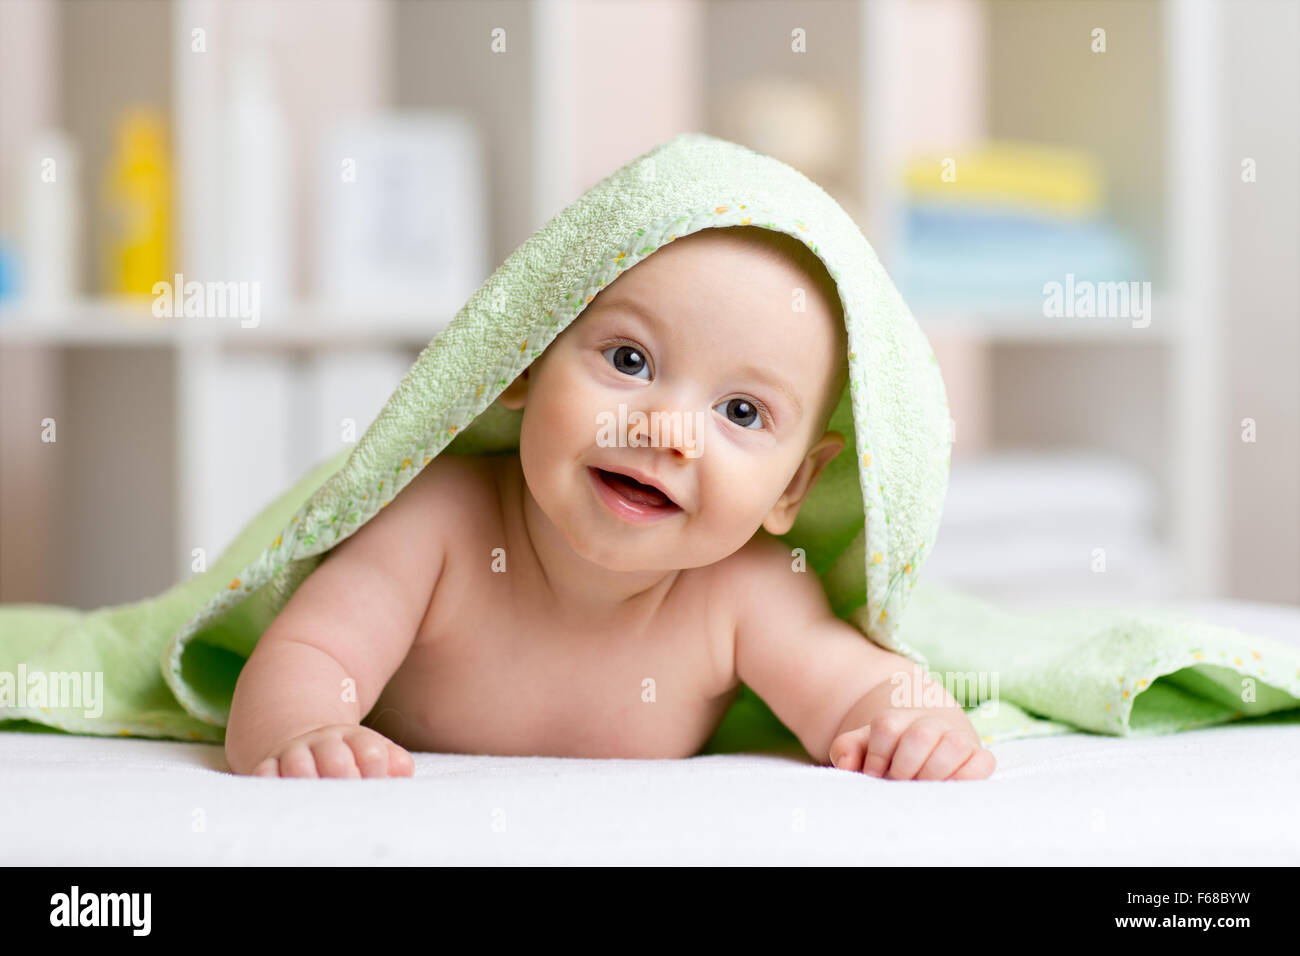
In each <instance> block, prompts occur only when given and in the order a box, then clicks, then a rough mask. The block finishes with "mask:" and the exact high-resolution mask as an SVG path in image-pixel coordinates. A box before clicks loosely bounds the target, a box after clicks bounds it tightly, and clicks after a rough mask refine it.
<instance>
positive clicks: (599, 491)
mask: <svg viewBox="0 0 1300 956" xmlns="http://www.w3.org/2000/svg"><path fill="white" fill-rule="evenodd" d="M587 473H588V474H589V475H591V483H592V485H593V486H594V487H595V489H596V496H597V497H598V498H600V500H601V501H603V502H604V503H605V506H606V507H607V508H609V510H610V511H612V512H614V514H616V515H618V516H619V517H620V518H624V519H626V520H627V521H633V522H636V523H638V524H645V523H647V522H650V521H658V520H660V519H661V518H667V517H670V516H672V515H675V514H677V513H678V512H679V511H681V510H682V509H681V508H679V507H678V506H677V505H675V504H673V503H672V502H669V503H668V504H666V505H644V504H641V503H639V502H636V501H630V500H629V499H627V498H625V497H623V496H622V495H620V494H619V493H618V492H617V491H616V490H614V488H612V487H611V486H610V485H608V484H606V483H605V480H604V479H603V478H602V477H601V474H600V469H599V468H593V467H591V466H588V467H587Z"/></svg>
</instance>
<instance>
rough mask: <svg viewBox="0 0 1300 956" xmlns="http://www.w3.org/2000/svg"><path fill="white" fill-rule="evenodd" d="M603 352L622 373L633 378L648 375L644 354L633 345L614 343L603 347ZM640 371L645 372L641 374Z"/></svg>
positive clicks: (648, 368) (646, 376)
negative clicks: (614, 344) (612, 345)
mask: <svg viewBox="0 0 1300 956" xmlns="http://www.w3.org/2000/svg"><path fill="white" fill-rule="evenodd" d="M603 354H604V356H605V358H606V359H608V360H609V362H610V364H611V365H613V366H614V368H616V369H618V370H619V371H620V372H622V373H623V374H624V375H631V376H632V377H633V378H642V377H644V378H647V379H648V378H649V377H650V367H649V366H648V365H647V364H646V360H645V355H643V354H642V353H641V350H640V349H638V348H636V347H635V346H632V345H616V346H614V347H613V348H610V349H605V351H604V353H603ZM642 372H645V373H646V374H645V375H644V376H642V375H641V373H642Z"/></svg>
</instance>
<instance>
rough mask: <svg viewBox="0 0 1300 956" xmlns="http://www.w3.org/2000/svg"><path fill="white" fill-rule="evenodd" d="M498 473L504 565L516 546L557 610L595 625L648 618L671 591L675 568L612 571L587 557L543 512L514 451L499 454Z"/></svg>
mask: <svg viewBox="0 0 1300 956" xmlns="http://www.w3.org/2000/svg"><path fill="white" fill-rule="evenodd" d="M502 458H503V467H502V468H501V470H500V472H499V475H500V476H501V477H500V481H501V489H500V490H501V503H502V521H503V523H504V526H505V530H506V536H507V541H508V543H509V545H511V546H510V547H508V548H507V552H506V554H507V560H508V561H510V562H512V563H511V564H509V565H507V566H508V567H514V568H517V567H519V565H518V564H517V563H513V562H515V560H516V556H517V555H519V551H520V550H522V551H523V552H524V555H523V557H524V558H525V562H526V564H527V566H528V568H529V569H530V571H532V572H534V573H533V577H534V579H535V580H536V582H537V584H538V585H539V587H541V588H542V589H543V591H544V593H545V596H546V598H547V599H548V601H549V602H550V603H551V604H552V605H553V607H554V608H555V609H556V611H557V612H558V613H561V614H563V615H564V616H566V617H569V616H571V617H572V618H573V620H575V621H581V622H582V623H584V624H590V625H592V626H593V627H599V626H601V625H602V624H603V623H617V622H623V623H627V624H631V623H633V622H635V621H636V620H648V619H649V617H652V616H653V615H654V613H655V612H656V611H657V610H658V609H659V607H661V606H662V605H663V603H664V600H665V599H666V598H667V597H668V594H669V593H670V592H671V590H672V587H673V584H674V583H675V582H676V580H677V577H678V575H679V574H681V571H680V570H675V569H669V570H649V571H613V570H610V569H609V568H606V567H603V566H601V565H599V564H595V563H594V562H591V561H588V560H587V559H586V558H584V557H583V556H582V555H580V554H578V553H577V552H576V551H574V550H573V548H572V547H571V546H570V545H569V542H568V540H567V539H566V538H565V537H564V535H563V533H562V532H561V531H560V529H559V528H557V527H556V526H555V524H554V523H553V522H552V521H551V519H550V518H548V517H547V515H546V513H545V512H544V511H543V510H542V508H541V506H540V505H539V504H538V503H537V500H536V499H535V498H534V497H533V495H532V493H531V492H530V491H529V489H528V483H527V482H526V481H525V480H524V474H523V468H522V467H521V465H520V463H519V456H518V455H517V454H511V455H505V456H502Z"/></svg>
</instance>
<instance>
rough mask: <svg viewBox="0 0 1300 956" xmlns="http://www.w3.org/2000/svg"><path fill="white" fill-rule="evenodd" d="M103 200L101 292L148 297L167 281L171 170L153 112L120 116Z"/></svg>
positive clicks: (158, 118) (165, 144) (160, 125)
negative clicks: (105, 234) (105, 217)
mask: <svg viewBox="0 0 1300 956" xmlns="http://www.w3.org/2000/svg"><path fill="white" fill-rule="evenodd" d="M104 197H105V201H106V205H107V206H108V239H107V242H106V244H105V287H106V288H107V290H108V291H109V292H111V293H114V294H117V295H152V294H153V286H154V283H155V282H160V281H168V282H170V281H171V276H170V275H169V263H168V247H169V239H170V228H171V170H170V169H169V164H168V161H167V137H166V133H165V132H164V129H163V122H162V118H161V117H160V116H159V115H158V114H157V113H156V112H154V111H151V110H132V111H130V112H128V113H126V114H124V115H123V116H122V119H121V120H120V121H119V123H118V127H117V146H116V151H115V154H114V156H113V160H112V164H111V165H110V166H109V169H108V172H107V177H106V180H105V184H104Z"/></svg>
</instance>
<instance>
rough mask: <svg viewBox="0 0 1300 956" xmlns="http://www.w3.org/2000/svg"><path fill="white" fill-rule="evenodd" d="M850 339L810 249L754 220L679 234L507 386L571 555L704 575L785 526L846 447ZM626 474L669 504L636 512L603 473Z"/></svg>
mask: <svg viewBox="0 0 1300 956" xmlns="http://www.w3.org/2000/svg"><path fill="white" fill-rule="evenodd" d="M845 342H846V338H845V330H844V319H843V314H842V312H841V307H840V301H839V293H838V291H837V289H836V286H835V283H834V281H833V280H832V279H831V277H830V275H829V274H827V272H826V269H825V266H824V265H823V264H822V263H821V261H820V260H819V259H818V258H817V257H816V255H815V254H813V253H812V252H811V251H810V250H809V249H808V247H807V246H805V245H804V244H803V243H802V242H800V241H798V240H797V239H794V238H792V237H790V236H787V235H785V234H784V233H778V232H775V231H773V230H768V229H762V228H760V227H756V226H736V227H729V228H722V229H702V230H700V231H698V232H695V233H691V234H690V235H687V236H683V237H681V238H680V239H676V240H674V241H672V242H670V243H668V244H667V245H665V246H663V247H661V248H660V249H659V250H657V251H656V252H654V253H652V254H651V255H650V256H648V257H647V258H646V259H644V260H642V261H641V262H639V263H637V264H636V265H635V266H633V267H632V268H630V269H628V270H627V271H625V272H624V273H622V274H621V275H620V276H619V277H618V278H617V279H616V280H615V281H613V282H611V283H610V284H609V285H607V286H606V287H605V288H604V289H602V290H601V292H600V294H599V295H597V296H596V297H595V298H594V299H593V300H592V301H591V303H590V304H588V306H587V307H586V309H584V310H583V312H582V314H581V315H579V316H578V318H577V319H576V320H574V321H573V322H572V323H571V324H570V325H569V326H568V328H566V329H565V330H564V331H563V332H562V333H561V334H560V335H558V336H557V337H556V339H555V341H554V342H552V343H551V345H550V346H549V347H548V348H547V349H546V351H544V352H543V353H542V354H541V355H540V356H539V357H538V358H537V360H536V361H534V362H533V364H532V365H531V366H529V368H528V369H527V370H526V371H525V372H524V374H523V375H521V376H520V377H519V378H518V379H516V380H515V381H514V382H513V383H512V384H511V385H510V386H509V387H508V388H507V389H506V390H505V392H503V393H502V395H501V402H502V404H504V405H505V406H506V407H507V408H514V409H518V408H523V409H524V417H523V423H522V430H521V433H520V440H519V456H520V462H521V464H522V467H523V472H524V478H525V480H526V481H527V484H528V490H529V492H530V493H531V494H532V496H533V498H534V499H535V500H536V501H537V504H538V505H539V507H540V508H541V510H542V511H543V512H544V513H545V514H546V516H547V517H548V518H549V519H550V520H551V521H552V522H553V523H554V524H555V525H556V527H557V528H559V529H560V530H561V531H562V532H563V534H564V535H565V537H566V539H567V540H568V541H569V543H570V545H571V546H572V547H573V548H574V550H575V551H577V552H578V553H579V554H581V555H582V556H583V557H585V558H586V559H587V560H589V561H592V562H595V563H597V564H600V565H601V566H603V567H607V568H610V569H612V570H624V571H633V570H648V569H673V568H689V567H700V566H703V565H707V564H712V563H715V562H717V561H719V560H722V559H723V558H725V557H727V556H728V555H730V554H732V553H734V552H735V551H736V550H738V549H739V548H740V547H742V546H743V545H744V544H745V543H746V542H747V541H748V540H749V539H750V538H751V537H753V535H754V533H755V532H756V531H757V530H758V529H759V527H763V528H765V529H766V530H767V531H768V532H770V533H772V534H778V535H779V534H784V533H785V532H787V531H789V530H790V528H791V526H792V525H793V524H794V520H795V518H796V517H797V515H798V511H799V507H800V505H801V504H802V503H803V501H804V499H805V498H806V497H807V495H808V492H809V491H811V490H812V487H813V484H814V483H815V482H816V480H817V478H818V476H819V475H820V474H821V472H822V469H824V468H825V467H826V465H827V464H828V463H829V462H830V461H831V460H832V459H833V458H834V457H835V456H836V455H837V454H838V453H839V451H840V450H841V449H842V448H843V447H844V443H845V442H844V437H843V436H842V435H840V434H839V433H837V432H828V431H826V425H827V422H828V420H829V418H830V416H831V413H832V412H833V411H834V409H835V406H836V404H837V403H838V401H839V398H840V395H841V394H842V392H843V390H844V385H845V382H846V379H847V375H848V361H847V355H846V344H845ZM638 413H639V414H638ZM670 422H671V423H672V424H673V425H675V426H677V427H676V430H674V429H673V428H670V427H666V426H667V425H668V423H670ZM656 424H658V426H659V427H656ZM629 471H630V472H635V473H636V474H637V475H639V476H640V477H641V478H642V480H644V481H646V482H653V483H654V484H656V485H658V486H660V487H661V488H663V489H664V490H665V491H666V492H667V493H668V495H669V497H670V498H671V499H672V502H673V503H675V504H667V505H666V506H664V507H661V508H657V509H656V508H655V507H654V505H653V504H652V503H651V504H648V505H645V504H643V505H639V506H638V505H637V504H635V503H634V504H632V505H631V506H629V505H627V503H626V502H625V499H624V496H621V495H619V494H618V493H617V491H616V490H615V489H616V488H618V487H619V486H620V482H619V481H618V480H617V479H612V481H613V485H612V486H611V485H610V484H609V483H607V482H605V481H603V480H602V478H601V475H602V472H621V473H623V474H627V473H628V472H629ZM630 494H631V497H632V498H633V499H634V500H635V499H640V500H641V501H643V502H652V501H653V497H654V496H653V495H651V496H650V497H646V496H644V495H638V493H636V492H635V491H633V492H630ZM637 512H641V514H640V515H639V517H638V515H637Z"/></svg>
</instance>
